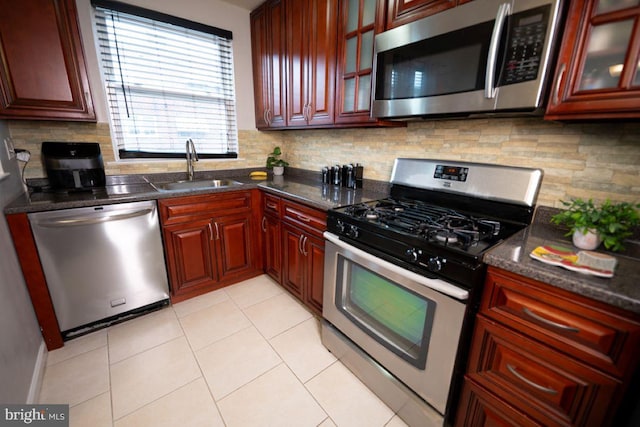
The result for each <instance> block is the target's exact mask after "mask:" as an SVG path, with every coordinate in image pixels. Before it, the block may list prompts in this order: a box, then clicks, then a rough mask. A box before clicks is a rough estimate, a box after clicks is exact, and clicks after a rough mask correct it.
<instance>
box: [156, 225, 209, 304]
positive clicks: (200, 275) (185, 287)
mask: <svg viewBox="0 0 640 427" xmlns="http://www.w3.org/2000/svg"><path fill="white" fill-rule="evenodd" d="M163 233H164V242H165V250H166V253H167V267H168V271H169V280H170V284H171V294H172V296H173V295H180V294H182V293H185V292H188V291H190V290H192V289H194V288H202V287H206V286H210V285H213V284H215V283H216V281H217V273H216V268H215V265H214V264H213V261H212V260H213V256H212V245H211V242H212V241H213V238H214V235H213V228H212V224H211V221H209V220H200V221H193V222H190V223H186V224H176V225H171V226H166V227H164V229H163Z"/></svg>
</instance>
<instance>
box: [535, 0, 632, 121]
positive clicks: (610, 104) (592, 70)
mask: <svg viewBox="0 0 640 427" xmlns="http://www.w3.org/2000/svg"><path fill="white" fill-rule="evenodd" d="M639 21H640V7H639V6H638V2H637V1H633V0H631V1H629V0H612V1H596V0H577V1H572V2H570V5H569V12H568V16H567V24H566V26H565V29H564V37H563V40H562V44H561V47H560V53H559V57H558V61H557V64H558V65H557V68H556V72H555V83H554V86H553V88H552V91H551V95H550V100H549V104H548V106H547V111H546V116H545V118H547V119H552V120H561V119H607V118H639V117H640V108H639V107H638V106H639V105H640V26H639V25H638V22H639Z"/></svg>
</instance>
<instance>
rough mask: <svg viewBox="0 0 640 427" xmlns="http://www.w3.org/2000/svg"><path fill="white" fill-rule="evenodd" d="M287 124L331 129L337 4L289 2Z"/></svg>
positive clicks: (328, 1)
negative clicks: (322, 126)
mask: <svg viewBox="0 0 640 427" xmlns="http://www.w3.org/2000/svg"><path fill="white" fill-rule="evenodd" d="M285 3H286V11H287V14H286V22H285V28H286V37H287V49H286V61H287V123H288V125H289V126H290V127H301V126H302V127H303V126H318V125H330V124H332V123H333V118H334V117H333V116H334V114H333V113H334V99H335V98H334V97H335V75H336V74H335V73H336V37H337V28H338V24H337V21H338V1H337V0H292V1H286V2H285Z"/></svg>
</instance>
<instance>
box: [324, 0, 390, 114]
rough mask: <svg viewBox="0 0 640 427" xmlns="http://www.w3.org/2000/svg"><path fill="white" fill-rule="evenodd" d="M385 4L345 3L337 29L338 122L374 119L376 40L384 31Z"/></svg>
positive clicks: (353, 0) (367, 0)
mask: <svg viewBox="0 0 640 427" xmlns="http://www.w3.org/2000/svg"><path fill="white" fill-rule="evenodd" d="M383 18H384V1H379V0H342V1H340V17H339V28H338V55H337V76H338V77H337V79H336V80H337V83H336V84H337V87H336V123H358V122H375V120H374V119H372V118H371V115H370V110H371V88H372V76H373V39H374V36H375V34H377V33H379V32H381V31H382V30H383V28H384V22H383Z"/></svg>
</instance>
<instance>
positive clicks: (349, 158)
mask: <svg viewBox="0 0 640 427" xmlns="http://www.w3.org/2000/svg"><path fill="white" fill-rule="evenodd" d="M9 130H10V134H11V137H12V139H13V141H14V144H15V146H16V147H18V148H26V149H28V150H29V151H31V155H32V156H31V161H30V162H29V164H28V165H27V168H26V172H25V173H26V177H27V178H34V177H43V176H45V172H44V170H43V167H42V164H41V161H40V144H41V143H42V142H43V141H74V142H99V143H100V145H101V147H102V154H103V158H104V161H105V168H106V172H107V174H108V175H116V174H132V173H135V174H144V173H158V172H180V171H183V170H184V169H185V167H186V163H185V161H184V160H171V161H126V162H124V161H123V162H116V161H115V158H114V153H113V148H112V145H111V137H110V132H109V126H108V124H106V123H98V124H96V123H74V122H49V121H44V122H36V121H9ZM239 139H240V158H239V159H234V160H201V161H200V162H198V163H196V174H197V171H198V170H220V169H235V168H251V167H262V166H263V165H264V162H265V159H266V157H267V154H268V153H269V152H271V150H272V149H273V147H274V146H276V145H280V146H281V147H282V151H283V153H284V155H283V158H284V159H286V160H287V161H288V162H289V163H290V164H291V166H293V167H296V168H301V169H309V170H317V171H318V173H320V172H319V171H320V169H321V168H322V166H325V165H333V164H344V163H352V162H359V163H362V164H363V165H364V178H365V179H373V180H379V181H388V180H389V178H390V174H391V169H392V167H393V161H394V159H395V158H397V157H420V158H435V159H447V160H465V161H472V162H486V163H497V164H504V165H511V166H525V167H536V168H541V169H543V170H544V173H545V175H544V179H543V184H542V188H541V191H540V197H539V200H538V204H540V205H547V206H556V207H559V206H561V205H560V203H559V200H560V199H567V198H570V197H582V198H594V199H596V200H604V199H606V198H610V199H612V200H616V201H640V166H639V165H640V123H580V124H567V123H559V122H548V121H544V120H542V119H540V118H509V119H507V118H500V119H496V118H491V119H484V118H483V119H460V120H442V121H417V122H409V123H408V126H407V127H406V128H391V129H387V128H385V129H380V128H375V129H329V130H303V131H285V132H281V131H271V132H259V131H256V130H244V131H240V132H239Z"/></svg>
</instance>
